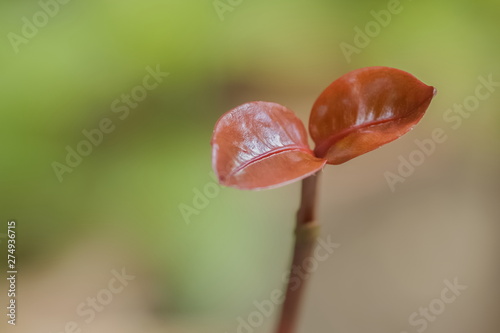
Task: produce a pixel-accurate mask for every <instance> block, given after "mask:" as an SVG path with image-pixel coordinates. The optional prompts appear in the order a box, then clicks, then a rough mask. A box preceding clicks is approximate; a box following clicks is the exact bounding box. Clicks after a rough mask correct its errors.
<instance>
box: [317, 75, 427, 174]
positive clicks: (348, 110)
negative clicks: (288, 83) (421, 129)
mask: <svg viewBox="0 0 500 333" xmlns="http://www.w3.org/2000/svg"><path fill="white" fill-rule="evenodd" d="M435 94H436V90H435V88H434V87H431V86H427V85H426V84H424V83H422V82H421V81H419V80H418V79H417V78H415V77H414V76H413V75H411V74H409V73H406V72H404V71H401V70H398V69H395V68H389V67H367V68H361V69H358V70H355V71H352V72H350V73H347V74H345V75H343V76H341V77H340V78H339V79H337V80H335V81H333V83H332V84H330V86H329V87H328V88H326V90H325V91H323V93H321V95H320V96H319V97H318V99H317V100H316V102H315V103H314V106H313V108H312V111H311V116H310V118H309V131H310V133H311V137H312V138H313V140H314V142H315V143H316V148H315V150H314V152H315V154H316V156H318V157H321V158H326V159H327V160H328V162H327V163H328V164H341V163H344V162H346V161H348V160H350V159H352V158H354V157H356V156H359V155H362V154H364V153H367V152H369V151H371V150H374V149H376V148H378V147H380V146H382V145H384V144H386V143H388V142H391V141H393V140H395V139H397V138H399V137H400V136H402V135H403V134H405V133H406V132H408V131H409V130H411V129H412V128H413V126H415V125H416V124H417V123H418V121H419V120H420V119H421V118H422V117H423V115H424V113H425V110H426V109H427V107H428V106H429V103H430V102H431V99H432V97H433V96H434V95H435Z"/></svg>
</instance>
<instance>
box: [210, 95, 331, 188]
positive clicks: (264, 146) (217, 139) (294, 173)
mask: <svg viewBox="0 0 500 333" xmlns="http://www.w3.org/2000/svg"><path fill="white" fill-rule="evenodd" d="M211 144H212V164H213V168H214V170H215V173H216V174H217V176H218V178H219V181H220V183H221V184H222V185H225V186H232V187H236V188H239V189H251V190H256V189H266V188H273V187H278V186H282V185H286V184H288V183H290V182H293V181H296V180H300V179H302V178H305V177H307V176H309V175H311V174H313V173H315V172H316V171H318V170H320V169H321V168H322V167H323V166H324V165H325V163H326V160H324V159H320V158H316V157H315V156H314V155H313V153H312V151H311V150H310V149H309V146H308V144H307V132H306V129H305V127H304V125H303V124H302V122H301V121H300V119H299V118H297V117H296V116H295V114H294V113H293V112H292V111H290V110H289V109H287V108H286V107H284V106H281V105H279V104H275V103H268V102H251V103H247V104H243V105H241V106H238V107H236V108H234V109H232V110H231V111H229V112H227V113H225V114H224V115H223V116H222V117H221V118H220V119H219V120H218V121H217V123H216V124H215V129H214V132H213V136H212V141H211Z"/></svg>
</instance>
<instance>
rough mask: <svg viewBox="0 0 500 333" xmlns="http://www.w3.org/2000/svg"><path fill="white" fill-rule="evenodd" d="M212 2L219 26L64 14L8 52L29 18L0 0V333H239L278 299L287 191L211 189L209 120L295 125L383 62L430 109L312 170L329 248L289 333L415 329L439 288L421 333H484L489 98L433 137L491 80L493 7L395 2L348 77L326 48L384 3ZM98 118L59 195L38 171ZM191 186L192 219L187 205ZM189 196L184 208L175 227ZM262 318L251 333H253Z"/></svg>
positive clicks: (21, 5)
mask: <svg viewBox="0 0 500 333" xmlns="http://www.w3.org/2000/svg"><path fill="white" fill-rule="evenodd" d="M41 2H43V3H51V2H50V1H48V0H46V1H45V2H44V1H43V0H42V1H41ZM52 3H53V2H52ZM220 3H222V4H220ZM220 3H217V2H216V4H219V6H224V4H225V6H227V7H220V8H221V11H222V12H221V13H218V12H217V10H216V8H215V7H214V2H213V1H212V0H204V1H200V0H195V1H186V0H184V1H180V0H178V1H175V0H163V1H160V0H141V1H132V0H130V1H128V0H120V1H118V0H100V1H93V0H87V1H76V0H75V1H69V2H68V3H66V4H59V5H58V6H59V9H58V11H57V13H56V14H55V15H54V16H53V17H50V19H49V20H48V22H47V23H46V24H45V25H43V26H42V27H40V28H38V32H37V33H36V34H35V36H34V37H32V38H28V39H27V40H26V41H27V42H26V43H22V44H20V45H18V48H19V50H18V51H19V52H15V47H13V45H12V43H11V41H10V38H9V34H10V33H15V34H18V35H21V34H22V28H23V25H24V24H25V21H23V17H26V18H27V19H28V20H29V21H32V20H33V15H34V14H36V13H37V12H39V11H40V10H41V7H40V3H39V2H37V1H19V0H17V1H14V0H3V1H2V2H1V3H0V22H1V24H0V26H1V31H0V33H1V35H2V36H3V38H2V39H1V41H0V44H1V47H0V86H1V92H2V93H1V99H0V105H1V110H0V126H1V131H0V147H1V150H0V151H1V159H0V161H1V162H0V184H1V186H0V189H1V193H0V222H1V223H0V226H1V227H0V233H6V229H7V221H9V220H11V219H14V220H15V221H17V240H18V243H17V252H16V255H17V260H18V262H17V264H18V271H19V273H18V281H17V288H18V289H17V292H18V295H17V301H18V317H17V325H16V326H15V327H12V326H10V325H7V323H6V321H7V319H6V316H5V313H6V310H5V307H6V306H7V302H8V299H7V289H8V288H7V287H8V286H7V284H6V280H5V279H1V282H0V291H1V292H0V302H1V304H2V306H1V308H2V309H4V310H2V316H1V317H2V318H3V319H2V321H1V323H0V327H1V331H2V332H4V331H9V332H10V331H12V332H47V333H49V332H65V325H66V324H67V323H68V322H71V321H74V322H76V323H77V324H78V325H79V326H78V328H79V329H80V330H81V331H82V332H85V333H91V332H92V333H94V332H183V333H185V332H214V333H215V332H227V333H229V332H245V333H248V332H246V331H245V330H244V329H239V328H238V325H239V324H238V318H239V317H241V318H245V319H246V318H248V316H249V315H250V314H251V313H252V312H254V311H255V310H256V308H255V305H254V304H253V302H254V301H262V300H265V299H269V295H270V293H271V291H272V290H274V289H279V288H283V283H282V275H283V273H284V272H286V270H287V267H288V264H289V260H290V251H291V246H292V232H293V228H294V222H293V219H294V214H295V210H296V207H297V205H298V199H299V191H300V184H292V185H289V186H286V187H282V188H279V189H275V190H269V191H261V192H245V191H238V190H234V189H228V188H218V187H215V185H214V184H215V183H214V181H213V178H212V177H211V174H210V172H211V151H210V144H209V141H210V137H211V132H212V129H213V125H214V123H215V121H216V120H217V119H218V117H219V116H220V115H221V114H222V113H224V112H225V111H227V110H229V109H231V108H233V107H235V106H236V105H239V104H242V103H244V102H247V101H253V100H264V101H273V102H277V103H280V104H283V105H286V106H287V107H289V108H291V109H292V110H294V111H295V112H296V113H297V115H298V116H299V117H300V118H302V119H303V120H304V121H305V122H307V118H308V113H309V111H310V107H311V106H312V104H313V102H314V100H315V98H316V97H317V96H318V95H319V93H320V92H321V91H322V90H323V89H324V88H325V87H326V86H327V85H328V84H329V83H330V82H332V81H333V80H334V79H336V78H337V77H339V76H340V75H342V74H344V73H346V72H348V71H350V70H353V69H356V68H360V67H365V66H375V65H383V66H391V67H396V68H400V69H403V70H406V71H408V72H410V73H412V74H414V75H415V76H417V77H418V78H419V79H421V80H422V81H424V82H425V83H427V84H429V85H433V86H435V87H437V89H438V95H437V96H436V97H435V98H434V100H433V102H432V103H431V106H430V108H429V110H428V112H427V114H426V116H425V117H424V119H423V120H422V121H421V123H420V124H419V125H418V126H417V127H416V129H415V130H414V131H412V132H411V133H409V134H408V135H406V136H405V137H403V138H401V139H399V140H398V141H396V142H393V143H391V144H389V145H387V146H385V147H383V148H381V149H379V150H376V151H374V152H370V153H369V154H367V155H365V156H362V157H359V158H356V159H354V160H352V161H349V162H348V163H345V164H344V165H341V166H328V167H326V168H325V170H324V172H323V174H322V178H323V179H322V182H321V188H320V202H319V220H320V222H321V224H322V225H323V228H322V237H323V238H324V239H326V238H327V237H328V236H330V237H331V239H332V240H333V241H334V242H336V243H339V244H341V246H340V248H338V249H336V250H335V252H334V253H333V254H332V255H331V256H330V257H329V258H328V260H327V261H325V262H323V263H321V264H320V266H319V267H318V269H317V270H316V271H315V273H314V276H313V278H312V279H311V280H310V281H309V283H310V285H309V288H308V292H307V294H306V298H305V302H304V312H303V314H302V316H301V321H300V327H299V331H300V332H373V333H376V332H395V333H400V332H408V333H410V332H417V328H421V326H411V325H410V323H409V321H408V318H409V316H410V315H411V314H412V313H413V312H415V311H419V308H421V307H428V306H429V304H430V303H431V301H432V300H434V299H436V298H439V297H440V294H441V291H442V290H443V289H444V288H445V284H444V282H443V281H444V280H450V281H453V279H455V278H458V281H459V282H460V283H461V284H464V285H466V286H468V288H467V290H465V291H463V292H462V294H461V295H460V296H459V297H458V298H457V299H456V301H455V302H453V303H452V304H448V305H446V308H445V309H444V311H443V312H442V314H440V315H439V316H437V318H436V319H435V320H434V321H433V322H429V323H428V327H426V328H425V330H424V331H426V332H455V333H466V332H473V331H474V332H483V333H496V332H498V330H499V327H500V318H499V316H498V311H499V310H500V287H499V285H498V281H500V269H499V267H500V260H499V259H500V255H499V250H500V246H499V238H500V236H499V235H500V227H499V222H500V208H499V207H500V206H499V195H500V176H499V167H500V157H499V154H498V153H499V141H500V140H499V139H500V134H499V131H498V126H499V125H500V124H499V121H500V113H499V107H500V89H499V88H496V89H497V90H495V91H494V92H493V93H492V94H491V96H490V97H489V98H488V99H486V100H483V101H480V105H479V106H478V107H477V109H476V110H475V111H473V112H471V114H470V116H469V117H468V118H464V119H463V122H462V124H461V126H460V127H459V128H457V129H452V128H451V126H450V125H451V124H450V123H447V122H445V121H444V119H443V116H444V114H445V112H446V110H447V109H449V108H450V107H453V105H454V104H455V103H457V104H461V103H463V101H464V99H466V98H467V97H468V96H471V95H473V94H474V92H475V88H476V86H477V85H478V84H479V81H478V77H479V76H483V77H485V78H487V77H488V75H492V78H493V80H494V81H496V82H498V81H500V66H499V59H500V43H499V41H500V33H499V32H500V21H499V20H498V16H499V14H500V4H499V3H498V1H494V0H478V1H474V2H470V1H440V2H437V1H430V0H425V1H406V0H403V1H401V3H400V8H402V10H401V11H400V13H398V14H394V15H392V17H391V21H390V23H389V24H387V26H386V27H382V28H381V29H380V32H378V33H377V34H376V36H374V37H373V38H370V42H369V44H368V45H367V46H366V47H364V48H362V49H360V52H359V53H355V54H353V55H352V57H351V59H350V62H348V61H347V59H346V57H345V56H344V54H343V53H342V51H341V48H340V44H341V43H342V42H345V43H349V44H354V41H353V40H354V37H355V34H356V32H355V30H354V28H355V27H359V28H360V29H364V28H365V26H366V24H367V23H369V22H370V21H373V20H374V18H373V16H372V14H370V12H371V11H376V12H379V11H380V10H387V8H388V2H387V1H351V2H348V1H326V0H316V1H301V0H300V1H299V0H293V1H290V0H274V1H265V0H253V1H250V0H242V1H229V0H221V2H220ZM224 8H225V9H224ZM42 23H43V22H42ZM10 36H12V35H10ZM148 66H149V67H150V68H153V69H155V68H156V67H157V66H159V68H160V69H161V71H163V72H168V73H169V75H168V76H167V77H165V78H164V80H163V82H161V83H160V84H159V86H158V87H157V88H156V89H154V90H152V91H149V92H148V95H147V97H146V98H145V99H144V100H143V101H141V102H140V103H138V105H137V107H135V108H131V109H130V114H129V115H128V117H126V119H123V120H121V119H120V118H119V115H121V113H115V112H113V110H112V107H111V104H112V103H113V102H114V101H115V100H116V99H117V98H121V96H122V94H130V92H131V90H132V89H134V88H135V87H137V86H138V85H141V84H142V81H143V78H144V77H145V75H147V73H148V72H147V70H146V68H147V67H148ZM104 118H109V119H111V121H112V123H113V124H114V125H115V130H114V131H113V132H112V133H109V134H105V135H104V137H103V140H102V143H101V144H99V145H97V146H94V147H93V149H92V152H91V153H90V154H89V155H88V156H86V157H83V159H82V162H81V163H80V164H79V165H78V166H77V167H75V168H74V169H73V170H72V172H71V173H69V172H68V173H65V174H64V175H63V180H62V182H60V181H59V180H58V178H57V176H56V174H55V172H54V170H53V163H54V162H59V163H65V158H66V154H67V151H66V147H67V146H70V147H72V148H73V149H75V147H76V146H77V144H78V143H79V142H80V141H82V140H84V139H85V137H84V135H83V134H82V131H83V130H89V131H90V130H93V129H95V128H97V127H98V126H99V123H100V121H101V120H102V119H104ZM435 128H442V129H443V130H444V131H445V133H446V135H447V138H448V139H447V140H446V142H444V143H442V144H439V145H437V147H436V151H435V152H434V153H433V154H431V155H430V156H428V157H427V158H426V159H425V162H424V163H423V164H422V165H420V166H418V167H416V168H415V170H414V172H413V173H412V174H411V176H410V177H408V178H407V179H406V180H405V182H404V183H399V184H397V185H396V190H395V191H394V192H392V191H391V189H390V188H389V186H388V184H387V182H386V179H385V177H384V173H386V172H387V171H390V172H397V168H398V165H399V163H400V162H399V156H403V157H405V158H407V157H408V156H409V154H410V153H411V152H412V151H414V150H415V149H416V148H417V147H416V145H415V143H414V140H415V139H419V140H424V139H428V138H430V137H431V133H432V131H433V130H434V129H435ZM207 189H208V190H209V191H212V192H209V193H210V195H211V197H210V198H208V199H207V200H206V202H204V201H203V200H202V199H199V198H198V195H197V194H196V193H198V192H197V191H202V192H203V191H205V190H207ZM193 200H194V201H197V200H198V201H197V204H198V208H199V209H196V208H193V209H196V213H193V214H192V215H190V216H189V218H184V217H183V215H182V214H181V207H185V206H183V205H186V206H190V207H194V203H193ZM0 240H1V241H2V242H1V244H0V246H1V248H2V253H4V254H5V255H4V254H2V255H1V257H2V258H4V257H6V254H7V250H6V240H5V238H0ZM0 265H1V266H0V267H1V268H2V271H6V260H4V259H2V260H1V264H0ZM122 268H125V269H126V272H127V274H130V275H133V276H134V277H135V279H134V280H133V281H130V283H129V284H128V285H127V286H126V287H125V289H124V290H123V291H122V292H121V293H118V294H116V295H114V297H113V299H112V300H111V301H110V302H109V304H107V305H106V306H104V307H103V309H101V311H100V312H96V316H95V319H94V320H92V321H91V322H90V323H88V324H87V323H85V321H84V320H83V319H84V318H83V317H82V316H80V315H78V314H77V312H76V309H77V308H78V306H79V305H80V304H81V303H82V302H86V301H87V298H88V297H96V295H97V294H98V293H99V292H100V291H101V290H103V289H104V288H106V287H107V285H108V282H109V281H110V279H111V278H112V277H113V275H112V271H113V269H115V270H118V271H121V269H122ZM3 275H4V273H2V276H3ZM5 275H6V273H5ZM276 314H277V311H274V312H273V313H272V315H271V316H270V317H269V318H265V321H264V323H263V324H262V325H260V326H259V327H256V328H252V329H251V331H252V332H272V328H273V325H274V322H275V320H276ZM66 331H67V332H69V331H70V330H66ZM247 331H248V330H247Z"/></svg>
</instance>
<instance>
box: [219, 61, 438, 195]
mask: <svg viewBox="0 0 500 333" xmlns="http://www.w3.org/2000/svg"><path fill="white" fill-rule="evenodd" d="M435 93H436V90H435V89H434V88H433V87H431V86H427V85H425V84H424V83H422V82H421V81H419V80H418V79H417V78H415V77H414V76H413V75H411V74H409V73H406V72H404V71H401V70H398V69H394V68H389V67H367V68H362V69H358V70H355V71H352V72H350V73H347V74H345V75H343V76H341V77H340V78H339V79H337V80H335V81H334V82H333V83H332V84H330V86H328V87H327V88H326V89H325V91H323V93H321V95H320V96H319V97H318V99H317V100H316V102H315V103H314V105H313V108H312V111H311V115H310V119H309V132H310V134H311V137H312V139H313V141H314V142H315V144H316V147H315V149H314V151H312V150H311V149H310V148H309V145H308V140H307V132H306V129H305V127H304V125H303V123H302V122H301V121H300V119H299V118H297V117H296V116H295V114H294V113H293V112H292V111H291V110H289V109H287V108H286V107H284V106H282V105H279V104H276V103H269V102H250V103H246V104H243V105H241V106H238V107H236V108H234V109H232V110H230V111H228V112H227V113H225V114H224V115H223V116H222V117H221V118H220V119H219V120H218V121H217V123H216V125H215V129H214V133H213V137H212V141H211V143H212V163H213V168H214V170H215V172H216V174H217V176H218V177H219V181H220V183H221V184H222V185H225V186H232V187H236V188H240V189H266V188H273V187H278V186H282V185H286V184H288V183H290V182H293V181H296V180H300V179H303V178H305V177H308V176H309V175H311V174H314V173H316V172H317V171H318V170H320V169H321V168H323V166H324V165H325V164H341V163H344V162H346V161H348V160H350V159H352V158H354V157H356V156H359V155H362V154H364V153H367V152H369V151H371V150H374V149H376V148H378V147H380V146H382V145H384V144H386V143H388V142H391V141H393V140H395V139H397V138H399V137H400V136H401V135H403V134H405V133H406V132H408V131H409V130H411V129H412V128H413V126H415V125H416V124H417V123H418V121H419V120H420V119H421V118H422V117H423V115H424V113H425V110H426V109H427V107H428V106H429V104H430V102H431V100H432V97H433V96H434V95H435Z"/></svg>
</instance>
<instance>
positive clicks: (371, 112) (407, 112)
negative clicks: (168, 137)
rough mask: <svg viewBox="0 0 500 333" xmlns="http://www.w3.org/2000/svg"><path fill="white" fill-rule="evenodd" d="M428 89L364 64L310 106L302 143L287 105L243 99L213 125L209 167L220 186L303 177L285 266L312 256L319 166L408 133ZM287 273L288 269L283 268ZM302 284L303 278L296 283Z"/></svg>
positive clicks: (289, 299) (287, 306)
mask: <svg viewBox="0 0 500 333" xmlns="http://www.w3.org/2000/svg"><path fill="white" fill-rule="evenodd" d="M435 94H436V89H435V88H434V87H431V86H428V85H426V84H424V83H422V82H421V81H419V80H418V79H417V78H415V77H414V76H413V75H411V74H409V73H407V72H404V71H402V70H399V69H395V68H389V67H366V68H361V69H358V70H355V71H352V72H349V73H347V74H345V75H343V76H341V77H340V78H338V79H337V80H335V81H333V83H331V84H330V85H329V86H328V87H327V88H326V89H325V91H323V92H322V93H321V94H320V95H319V97H318V99H317V100H316V102H315V103H314V105H313V107H312V110H311V114H310V117H309V133H310V134H311V137H312V139H313V141H314V143H315V145H316V146H315V148H314V150H311V149H310V148H309V145H308V137H307V131H306V128H305V126H304V125H303V123H302V122H301V121H300V119H299V118H297V117H296V116H295V114H294V113H293V112H292V111H291V110H289V109H288V108H286V107H284V106H282V105H279V104H276V103H269V102H250V103H246V104H243V105H240V106H238V107H236V108H234V109H232V110H230V111H228V112H227V113H225V114H224V115H222V117H221V118H220V119H219V120H218V121H217V123H216V124H215V129H214V132H213V137H212V141H211V144H212V164H213V168H214V171H215V173H216V175H217V177H218V179H219V182H220V183H221V184H222V185H225V186H230V187H235V188H238V189H243V190H261V189H271V188H276V187H279V186H283V185H286V184H289V183H292V182H295V181H298V180H302V194H301V203H300V207H299V210H298V212H297V221H296V223H297V225H296V230H295V236H296V237H295V247H294V254H293V259H292V265H291V267H296V266H297V265H301V263H302V262H303V261H304V260H305V259H306V258H308V257H309V256H311V252H312V249H313V246H314V244H315V243H316V239H317V235H318V229H319V228H318V223H317V221H316V216H315V210H316V209H315V208H316V188H317V182H318V178H319V171H320V170H322V169H323V167H324V166H325V165H326V164H334V165H335V164H342V163H344V162H347V161H349V160H350V159H352V158H354V157H357V156H360V155H362V154H365V153H367V152H369V151H372V150H374V149H377V148H379V147H381V146H382V145H384V144H386V143H389V142H391V141H394V140H396V139H397V138H399V137H400V136H402V135H403V134H405V133H407V132H408V131H410V130H411V129H412V128H413V127H414V126H415V125H416V124H417V123H418V122H419V121H420V119H421V118H422V117H423V115H424V113H425V110H427V107H428V106H429V104H430V102H431V100H432V98H433V96H434V95H435ZM290 273H291V274H292V272H290ZM303 282H304V281H303ZM304 284H305V283H301V284H300V287H299V288H298V289H295V288H292V287H291V285H290V283H289V285H288V287H287V292H286V296H285V301H284V303H283V308H282V312H281V318H280V320H279V324H278V327H277V331H276V332H277V333H292V332H294V331H295V327H296V322H297V315H298V309H299V305H300V301H301V295H302V293H303V290H304Z"/></svg>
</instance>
